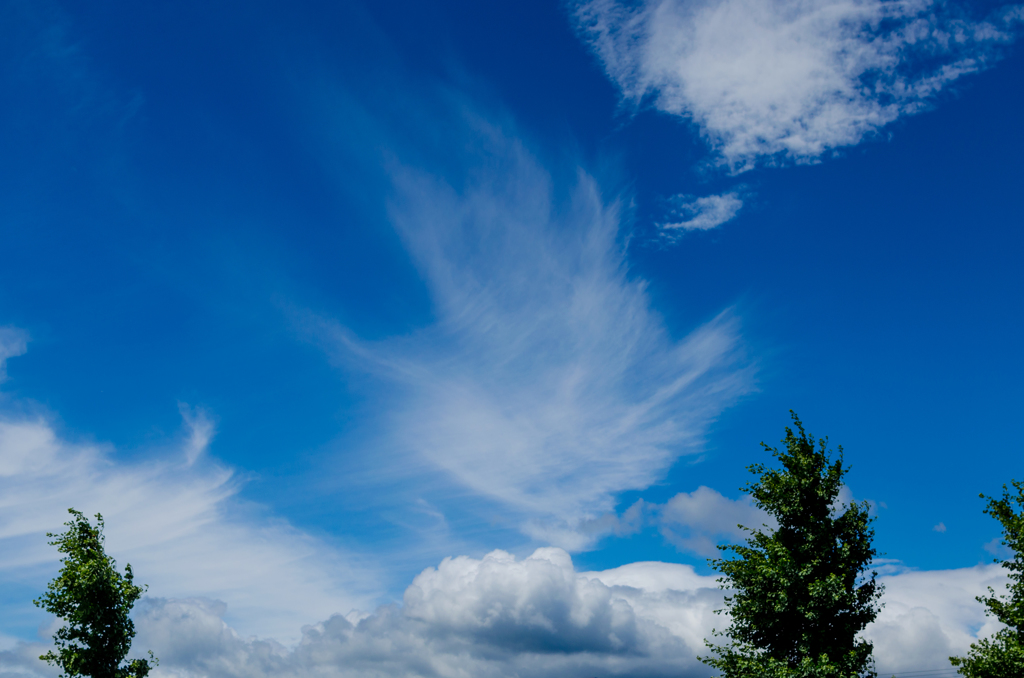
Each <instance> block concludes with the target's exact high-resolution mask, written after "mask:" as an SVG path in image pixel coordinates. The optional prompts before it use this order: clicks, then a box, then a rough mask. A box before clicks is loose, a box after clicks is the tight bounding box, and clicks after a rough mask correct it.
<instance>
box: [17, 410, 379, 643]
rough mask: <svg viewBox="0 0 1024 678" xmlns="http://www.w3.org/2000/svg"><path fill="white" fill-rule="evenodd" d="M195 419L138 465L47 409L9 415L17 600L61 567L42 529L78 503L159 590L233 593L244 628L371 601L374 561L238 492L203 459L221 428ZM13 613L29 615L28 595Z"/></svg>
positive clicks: (234, 612) (278, 627)
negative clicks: (41, 413) (367, 562)
mask: <svg viewBox="0 0 1024 678" xmlns="http://www.w3.org/2000/svg"><path fill="white" fill-rule="evenodd" d="M189 411H190V412H192V411H191V410H189ZM188 421H189V426H188V427H189V429H190V430H189V432H188V438H187V440H186V442H185V445H184V446H183V447H184V450H182V451H181V452H180V453H179V454H175V455H171V456H170V457H168V458H165V459H162V460H159V459H158V460H152V459H151V460H148V461H147V462H146V463H145V464H137V465H136V464H125V463H119V462H117V461H116V459H115V458H114V455H113V454H112V452H113V451H112V450H111V449H109V448H108V447H105V446H100V445H95V444H76V443H73V442H69V441H67V440H64V439H62V438H61V437H60V436H58V435H57V433H56V432H55V431H54V429H53V427H52V426H51V425H50V424H49V423H48V422H47V421H46V420H44V419H24V418H10V417H4V416H0V574H2V578H3V580H4V582H5V584H4V586H5V587H16V588H18V590H19V595H18V596H17V597H15V599H23V598H25V597H30V596H27V595H23V592H24V589H25V588H28V589H29V590H33V591H40V590H42V589H43V588H44V587H45V581H46V580H47V579H49V578H51V577H52V576H53V575H55V574H56V572H57V570H58V567H59V563H58V562H57V561H58V558H59V554H58V553H57V552H56V549H55V548H54V547H52V546H48V545H47V543H46V541H47V539H46V537H45V533H46V532H48V531H50V532H56V531H59V530H60V529H61V525H62V523H64V522H65V521H66V520H67V519H68V514H67V512H66V510H67V508H69V507H74V508H77V509H79V510H81V511H84V512H85V513H87V514H89V515H92V514H94V513H97V512H99V513H102V514H103V515H104V517H105V518H106V520H107V525H108V529H107V545H108V550H109V552H110V553H111V554H112V555H113V556H114V557H115V558H117V560H118V562H119V563H120V564H121V565H122V566H123V565H124V564H125V563H126V562H130V563H131V564H132V566H133V567H134V568H135V571H136V573H137V574H138V575H139V578H140V581H142V582H143V583H146V584H149V585H150V592H151V593H153V594H155V595H158V596H159V595H174V596H198V597H208V598H217V599H219V600H222V601H226V602H227V604H228V605H229V606H230V607H229V608H228V610H227V614H228V617H227V618H228V619H229V620H230V621H231V623H232V624H233V625H234V626H235V627H236V628H237V629H239V630H240V631H241V632H243V633H247V634H260V635H271V636H275V637H277V638H279V639H282V640H286V641H287V640H290V639H297V637H298V635H297V634H298V630H299V627H300V626H301V624H302V623H304V622H306V621H308V620H309V615H310V614H313V615H318V616H322V617H326V616H327V615H329V614H333V613H335V612H338V611H348V610H350V609H352V608H353V607H357V606H365V605H366V601H367V600H370V599H372V597H373V595H375V594H376V591H372V590H371V589H372V587H373V586H374V583H373V580H374V578H373V577H372V576H371V575H369V574H368V570H363V569H360V568H359V567H357V566H356V564H355V563H356V561H355V559H354V558H352V557H350V556H347V555H346V554H344V553H340V552H338V551H337V550H335V549H333V548H331V547H329V546H328V545H326V544H324V543H321V542H320V541H318V540H316V539H314V538H312V537H310V536H309V535H306V534H304V533H302V532H301V531H299V530H297V529H295V528H293V527H290V526H289V525H288V524H286V523H285V522H283V521H280V520H275V519H273V518H270V517H267V516H265V515H262V514H261V513H260V511H258V510H257V508H256V507H252V506H246V505H245V504H244V503H243V502H241V501H240V500H239V499H238V497H237V493H238V490H239V487H240V486H239V483H237V482H236V481H235V480H234V478H233V474H232V472H231V470H229V469H227V468H224V467H222V466H218V465H216V464H213V463H202V462H197V459H198V457H199V455H200V454H201V452H202V450H201V449H198V448H197V446H198V445H202V446H203V448H205V444H206V443H207V442H208V441H209V435H212V429H209V428H204V426H205V424H204V421H206V420H205V419H202V417H201V416H199V415H196V414H192V418H191V419H190V420H188ZM4 612H5V615H6V616H7V617H8V618H9V619H14V618H19V617H24V616H25V612H24V606H23V605H20V604H19V605H16V606H14V607H13V608H12V607H8V608H5V610H4ZM222 613H224V611H223V610H222ZM314 618H315V617H314Z"/></svg>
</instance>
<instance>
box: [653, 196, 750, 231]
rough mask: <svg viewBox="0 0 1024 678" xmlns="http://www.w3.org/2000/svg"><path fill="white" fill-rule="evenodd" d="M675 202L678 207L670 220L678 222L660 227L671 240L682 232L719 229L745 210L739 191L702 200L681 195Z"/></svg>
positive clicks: (660, 225)
mask: <svg viewBox="0 0 1024 678" xmlns="http://www.w3.org/2000/svg"><path fill="white" fill-rule="evenodd" d="M675 200H676V201H677V205H676V207H675V209H674V210H672V215H671V217H670V218H671V219H678V221H674V222H669V223H664V224H659V225H658V228H660V229H661V232H662V235H664V236H667V237H669V238H673V237H676V236H677V235H678V232H679V231H680V230H682V231H707V230H710V229H712V228H718V227H719V226H721V225H722V224H724V223H725V222H727V221H730V220H732V219H733V218H735V216H736V215H737V214H739V213H740V210H741V209H742V208H743V198H742V197H741V196H740V194H739V192H737V191H731V192H729V193H722V194H721V195H708V196H704V197H702V198H694V197H692V196H682V195H679V196H676V197H675Z"/></svg>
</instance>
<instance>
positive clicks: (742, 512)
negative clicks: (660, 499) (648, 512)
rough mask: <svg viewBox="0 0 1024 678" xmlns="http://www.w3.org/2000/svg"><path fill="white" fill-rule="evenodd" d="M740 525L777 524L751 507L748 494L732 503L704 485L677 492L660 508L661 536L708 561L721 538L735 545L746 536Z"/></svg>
mask: <svg viewBox="0 0 1024 678" xmlns="http://www.w3.org/2000/svg"><path fill="white" fill-rule="evenodd" d="M740 525H743V526H744V527H747V528H752V529H759V528H761V526H762V525H767V526H768V527H770V528H774V527H776V525H777V523H776V521H775V519H774V518H773V517H772V516H770V515H768V514H767V513H765V512H764V511H762V510H761V509H759V508H757V507H756V506H754V504H753V502H752V501H751V499H750V497H749V495H748V496H745V497H743V498H742V499H738V500H733V499H729V498H728V497H724V496H722V495H721V494H719V493H718V492H717V491H715V490H713V489H711V488H710V487H704V486H701V487H698V488H697V489H696V490H694V491H693V492H680V493H679V494H677V495H676V496H674V497H672V499H670V500H669V501H668V502H667V503H666V504H665V505H664V506H663V507H661V513H660V526H661V532H662V534H664V535H665V537H666V538H667V539H668V540H669V541H670V542H671V543H673V544H674V545H675V546H677V547H678V548H680V549H682V550H684V551H690V552H692V553H696V554H698V555H702V556H705V557H709V558H710V557H715V556H718V555H719V551H718V549H717V548H716V544H717V543H718V542H719V541H720V539H721V538H723V537H724V538H727V539H729V540H730V541H733V542H735V541H742V540H745V539H746V538H747V537H748V536H749V533H748V532H746V531H744V530H742V529H741V528H740V527H739V526H740ZM716 537H717V538H718V539H716Z"/></svg>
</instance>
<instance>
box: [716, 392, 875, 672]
mask: <svg viewBox="0 0 1024 678" xmlns="http://www.w3.org/2000/svg"><path fill="white" fill-rule="evenodd" d="M790 414H791V415H792V417H793V423H794V424H795V426H796V429H797V432H796V433H794V432H793V430H792V429H790V428H788V427H787V428H786V437H785V438H784V439H783V441H782V442H783V443H785V449H782V450H780V449H776V448H773V447H769V446H768V445H765V444H764V443H761V445H762V447H764V448H765V450H766V451H767V452H770V453H771V454H772V456H774V457H775V459H776V460H778V462H779V464H780V465H781V467H782V468H781V469H773V468H768V467H766V466H765V465H763V464H754V465H752V466H750V467H749V470H750V471H751V473H753V474H755V475H756V476H757V479H756V480H754V481H752V482H751V483H749V484H748V485H747V486H745V487H744V488H742V489H743V490H744V491H745V492H748V493H750V495H751V497H752V498H753V500H754V503H755V504H756V505H757V506H758V507H759V508H760V509H762V510H764V511H765V512H766V513H767V514H768V515H769V516H772V517H773V518H774V519H775V520H776V521H777V522H778V526H777V527H776V528H774V529H772V528H770V527H768V526H767V525H762V526H761V528H750V527H745V526H742V525H741V526H740V527H741V528H743V529H744V530H746V531H747V532H748V533H749V537H748V539H747V540H746V544H745V545H730V546H719V548H720V549H721V550H722V551H723V552H732V553H733V554H735V556H736V557H735V558H732V559H726V558H722V559H717V560H712V561H710V564H711V566H712V567H713V568H715V569H716V570H717V571H719V572H720V573H722V575H723V576H722V577H721V578H720V579H719V580H718V581H719V584H720V586H721V587H722V588H723V589H726V590H732V591H733V593H732V594H731V595H730V596H727V597H726V599H725V604H726V609H727V610H728V612H729V614H730V616H731V624H730V626H729V628H728V629H727V630H726V631H725V632H715V635H716V636H725V637H727V640H728V642H727V643H726V644H724V645H716V644H714V643H712V642H710V641H705V644H706V645H707V646H708V647H709V648H711V649H712V650H713V651H714V653H715V654H714V656H711V657H702V658H701V661H703V662H704V663H705V664H708V665H710V666H713V667H714V668H716V669H718V670H719V671H721V673H722V675H723V676H725V678H755V677H756V678H825V677H829V678H831V677H835V678H853V677H855V676H872V677H873V676H874V675H875V672H874V663H873V660H872V658H871V650H872V645H871V643H869V642H868V641H866V640H864V639H862V638H859V637H858V634H859V633H860V631H861V630H863V628H864V627H865V626H866V625H867V624H868V623H870V622H871V621H872V620H874V618H875V617H876V616H877V614H878V610H879V608H880V604H879V602H878V599H879V597H880V596H881V594H882V587H881V586H880V585H878V584H877V583H876V582H875V576H876V573H875V572H871V573H867V572H866V570H867V568H868V567H869V566H870V564H871V561H872V559H873V558H874V556H875V549H874V547H873V546H872V544H871V542H872V539H873V537H874V530H873V529H872V528H871V522H872V520H873V519H872V518H870V517H869V516H868V504H867V502H862V503H851V504H846V505H840V504H839V503H838V497H839V492H840V490H841V489H842V487H843V476H844V475H845V474H846V473H847V471H849V468H848V467H844V466H843V448H842V447H840V448H839V449H838V454H837V456H836V458H835V459H833V458H832V455H831V453H830V451H829V450H828V447H827V445H828V439H827V438H822V439H821V440H818V441H816V440H815V439H814V438H813V437H812V436H809V435H807V433H806V432H805V431H804V427H803V424H802V423H801V422H800V419H799V418H798V417H797V416H796V414H795V413H794V412H792V410H790ZM718 612H722V610H719V611H718Z"/></svg>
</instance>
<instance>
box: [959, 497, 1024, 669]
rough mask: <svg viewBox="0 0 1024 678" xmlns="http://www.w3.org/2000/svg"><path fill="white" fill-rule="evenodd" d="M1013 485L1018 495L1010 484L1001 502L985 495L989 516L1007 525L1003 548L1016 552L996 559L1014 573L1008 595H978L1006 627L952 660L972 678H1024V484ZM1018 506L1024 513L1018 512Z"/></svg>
mask: <svg viewBox="0 0 1024 678" xmlns="http://www.w3.org/2000/svg"><path fill="white" fill-rule="evenodd" d="M1010 482H1011V484H1012V485H1013V487H1014V489H1015V490H1017V496H1013V495H1012V494H1011V493H1010V490H1009V489H1008V488H1007V487H1006V485H1003V496H1002V497H999V498H998V499H997V498H995V497H986V496H985V495H984V494H983V495H981V498H982V499H987V500H988V507H987V508H985V513H987V514H988V515H990V516H992V517H993V518H995V519H996V520H998V521H999V522H1000V524H1002V526H1003V541H1002V543H1003V546H1007V547H1009V549H1010V550H1011V551H1012V552H1013V558H1011V559H1010V560H1005V561H1001V560H999V559H998V558H997V559H996V560H995V562H997V563H1002V565H1003V567H1005V568H1006V569H1007V570H1009V571H1010V574H1009V577H1010V582H1009V586H1008V587H1007V588H1008V593H1007V594H1006V595H1004V596H997V595H996V593H995V591H993V590H992V588H991V587H989V589H988V595H987V596H978V602H979V603H983V604H984V605H985V607H987V608H988V609H987V610H985V614H987V615H990V616H993V617H995V618H996V619H998V620H999V621H1000V622H1001V623H1003V624H1005V625H1006V627H1005V628H1002V629H1000V630H999V631H997V632H996V634H995V635H994V636H992V637H991V638H985V639H983V640H979V641H978V642H977V643H974V644H973V645H971V649H970V651H969V652H968V653H967V656H966V657H950V658H949V661H950V662H951V663H952V664H953V666H955V667H957V672H958V673H960V674H961V675H964V676H967V677H968V678H1010V677H1011V676H1013V677H1014V678H1016V677H1017V676H1024V482H1017V481H1016V480H1012V481H1010ZM1014 503H1016V504H1017V506H1018V507H1020V509H1021V510H1019V511H1015V510H1014V506H1013V505H1014Z"/></svg>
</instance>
